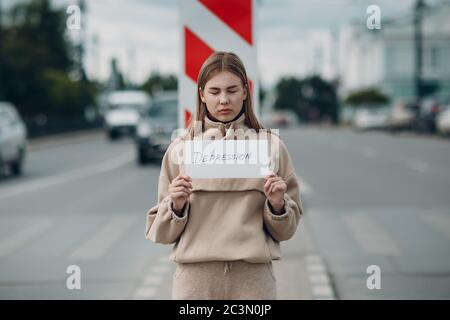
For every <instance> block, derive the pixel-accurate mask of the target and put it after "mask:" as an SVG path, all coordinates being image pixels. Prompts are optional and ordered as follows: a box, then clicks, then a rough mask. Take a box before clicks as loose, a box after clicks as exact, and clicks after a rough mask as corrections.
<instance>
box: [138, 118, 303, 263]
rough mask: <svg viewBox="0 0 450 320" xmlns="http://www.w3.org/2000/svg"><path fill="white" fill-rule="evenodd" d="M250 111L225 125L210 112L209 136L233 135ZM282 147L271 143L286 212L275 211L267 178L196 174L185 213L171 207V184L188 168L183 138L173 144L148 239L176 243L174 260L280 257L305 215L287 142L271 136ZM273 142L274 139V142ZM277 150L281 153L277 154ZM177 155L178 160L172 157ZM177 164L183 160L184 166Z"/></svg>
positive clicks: (206, 135) (164, 163) (261, 260)
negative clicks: (282, 244) (283, 186)
mask: <svg viewBox="0 0 450 320" xmlns="http://www.w3.org/2000/svg"><path fill="white" fill-rule="evenodd" d="M244 120H245V114H242V115H241V116H240V117H239V118H238V119H236V120H234V121H232V122H230V123H227V124H223V123H221V122H215V121H212V120H211V119H209V118H208V117H205V121H204V131H203V133H204V138H206V139H208V138H209V139H210V138H211V136H212V135H214V136H216V137H217V136H218V135H219V137H220V138H222V139H234V138H235V137H234V133H233V132H235V131H233V129H246V128H247V126H246V125H245V123H244ZM268 140H269V146H271V145H272V144H273V141H276V142H277V143H279V148H272V147H270V151H271V152H270V153H271V154H272V156H271V161H275V160H273V159H275V157H276V154H275V153H273V152H275V150H279V166H278V168H277V171H275V173H276V174H277V175H279V176H280V177H282V178H283V179H284V181H285V182H286V185H287V191H286V193H285V196H284V200H285V207H284V213H283V214H281V215H275V214H273V213H272V211H271V207H270V206H269V202H268V200H267V198H266V196H265V194H264V179H263V178H260V179H192V186H193V188H192V194H191V195H190V197H189V201H188V202H187V204H186V206H185V208H184V210H183V212H182V215H181V217H179V216H177V215H176V214H175V213H174V212H173V210H172V202H171V199H170V196H169V192H168V188H169V184H170V183H171V181H172V180H173V179H174V178H175V177H176V176H177V175H178V174H179V173H180V172H181V173H184V166H183V164H182V161H180V159H181V158H182V153H183V152H182V150H183V139H177V140H175V141H174V142H172V144H171V145H170V146H169V148H168V150H167V152H166V154H165V155H164V158H163V160H162V167H161V173H160V177H159V185H158V204H157V205H156V206H154V207H152V208H151V209H150V210H149V211H148V212H147V225H146V232H145V238H146V239H149V240H152V241H153V242H156V243H163V244H172V243H174V247H173V250H172V254H171V256H170V259H171V260H173V261H175V262H180V263H191V262H206V261H233V260H244V261H247V262H251V263H266V262H269V261H271V260H278V259H280V257H281V254H280V244H279V242H280V241H284V240H288V239H289V238H291V237H292V236H293V234H294V233H295V231H296V229H297V226H298V224H299V222H300V218H301V216H302V215H303V208H302V203H301V200H300V190H299V183H298V180H297V177H296V174H295V170H294V168H293V166H292V161H291V158H290V156H289V153H288V150H287V148H286V146H285V144H284V143H283V142H282V141H281V140H280V139H279V138H278V137H277V136H276V135H275V134H272V135H271V139H268ZM270 141H272V143H271V142H270ZM277 154H278V153H277ZM173 157H175V158H176V159H177V161H175V162H174V161H172V160H173V159H174V158H173ZM177 163H180V164H179V165H178V164H177Z"/></svg>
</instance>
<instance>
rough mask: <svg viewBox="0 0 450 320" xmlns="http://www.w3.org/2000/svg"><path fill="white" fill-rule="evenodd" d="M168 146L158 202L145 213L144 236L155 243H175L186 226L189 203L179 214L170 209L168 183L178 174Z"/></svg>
mask: <svg viewBox="0 0 450 320" xmlns="http://www.w3.org/2000/svg"><path fill="white" fill-rule="evenodd" d="M172 150H173V149H172V148H169V149H168V150H167V152H166V154H165V155H164V158H163V161H162V166H161V173H160V176H159V182H158V204H157V205H155V206H154V207H152V208H150V209H149V210H148V212H147V214H146V219H147V223H146V230H145V238H146V239H148V240H151V241H153V242H156V243H162V244H171V243H175V242H176V241H177V240H178V238H179V236H180V235H181V233H182V232H183V230H184V227H185V226H186V223H187V219H188V215H189V208H190V204H189V201H188V202H187V203H186V205H185V206H184V208H183V210H182V213H181V216H178V215H177V214H176V213H175V212H174V211H173V209H172V200H171V198H170V195H169V184H170V182H171V181H172V179H173V178H175V177H176V176H177V175H178V172H175V171H176V170H175V167H177V165H175V164H174V163H172V162H171V160H170V158H171V157H170V153H171V151H172Z"/></svg>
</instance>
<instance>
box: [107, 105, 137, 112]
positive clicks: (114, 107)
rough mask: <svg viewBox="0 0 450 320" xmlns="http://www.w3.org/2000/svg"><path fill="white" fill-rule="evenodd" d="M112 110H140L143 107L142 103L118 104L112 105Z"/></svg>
mask: <svg viewBox="0 0 450 320" xmlns="http://www.w3.org/2000/svg"><path fill="white" fill-rule="evenodd" d="M109 109H110V110H135V111H138V110H140V109H142V105H139V104H116V105H111V106H110V108H109Z"/></svg>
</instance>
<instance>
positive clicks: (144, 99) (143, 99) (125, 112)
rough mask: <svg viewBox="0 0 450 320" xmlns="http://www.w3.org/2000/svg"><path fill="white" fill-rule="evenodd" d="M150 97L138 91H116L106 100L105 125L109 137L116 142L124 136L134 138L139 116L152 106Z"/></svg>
mask: <svg viewBox="0 0 450 320" xmlns="http://www.w3.org/2000/svg"><path fill="white" fill-rule="evenodd" d="M150 101H151V100H150V96H149V95H148V94H147V93H145V92H143V91H138V90H128V91H114V92H111V93H110V94H109V95H108V97H107V99H106V110H105V112H104V125H105V130H106V132H107V135H108V137H109V138H110V139H111V140H115V139H117V138H119V137H120V136H122V135H129V136H134V134H135V133H136V126H137V123H138V121H139V114H140V113H142V112H145V110H147V109H148V107H149V104H150Z"/></svg>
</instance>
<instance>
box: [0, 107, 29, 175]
mask: <svg viewBox="0 0 450 320" xmlns="http://www.w3.org/2000/svg"><path fill="white" fill-rule="evenodd" d="M26 143H27V128H26V126H25V124H24V122H23V121H22V118H21V117H20V115H19V113H18V112H17V109H16V107H15V106H14V105H13V104H12V103H9V102H1V101H0V165H1V169H5V168H7V167H9V170H10V171H11V173H12V174H13V175H21V174H22V173H23V166H24V162H25V155H26ZM2 171H4V170H2Z"/></svg>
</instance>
